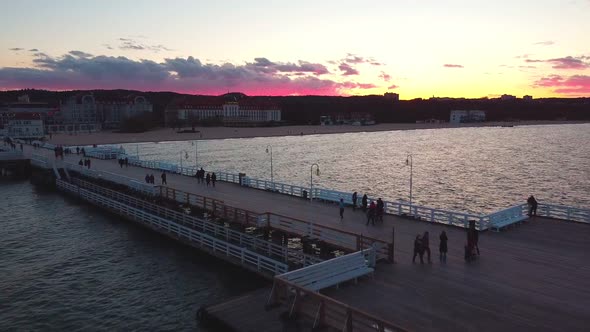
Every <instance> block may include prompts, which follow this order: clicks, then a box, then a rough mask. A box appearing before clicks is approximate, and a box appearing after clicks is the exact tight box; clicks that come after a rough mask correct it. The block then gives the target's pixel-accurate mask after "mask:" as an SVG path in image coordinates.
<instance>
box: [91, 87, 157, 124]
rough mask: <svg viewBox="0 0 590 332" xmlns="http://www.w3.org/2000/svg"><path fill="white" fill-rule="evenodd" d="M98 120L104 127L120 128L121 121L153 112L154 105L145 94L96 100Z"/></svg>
mask: <svg viewBox="0 0 590 332" xmlns="http://www.w3.org/2000/svg"><path fill="white" fill-rule="evenodd" d="M96 111H97V116H98V120H99V122H100V124H101V127H102V128H103V129H105V128H119V127H120V126H121V122H122V121H124V120H125V119H128V118H132V117H135V116H138V115H141V114H144V113H151V112H152V111H153V105H152V103H150V102H149V101H148V100H147V99H146V98H145V97H143V96H135V95H131V96H127V97H125V98H121V99H110V100H99V101H96Z"/></svg>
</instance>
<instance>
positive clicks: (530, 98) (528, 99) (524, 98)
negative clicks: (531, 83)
mask: <svg viewBox="0 0 590 332" xmlns="http://www.w3.org/2000/svg"><path fill="white" fill-rule="evenodd" d="M522 100H527V101H531V100H533V96H529V95H525V96H523V97H522Z"/></svg>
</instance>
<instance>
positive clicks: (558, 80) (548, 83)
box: [533, 75, 590, 96]
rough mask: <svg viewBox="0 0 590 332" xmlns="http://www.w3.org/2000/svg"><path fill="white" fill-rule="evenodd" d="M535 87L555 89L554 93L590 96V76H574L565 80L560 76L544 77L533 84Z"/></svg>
mask: <svg viewBox="0 0 590 332" xmlns="http://www.w3.org/2000/svg"><path fill="white" fill-rule="evenodd" d="M533 86H534V87H544V88H553V92H555V93H559V94H568V95H579V96H581V95H588V94H590V76H587V75H573V76H570V77H567V78H564V77H562V76H560V75H551V76H548V77H543V78H541V79H539V80H537V81H536V82H534V84H533Z"/></svg>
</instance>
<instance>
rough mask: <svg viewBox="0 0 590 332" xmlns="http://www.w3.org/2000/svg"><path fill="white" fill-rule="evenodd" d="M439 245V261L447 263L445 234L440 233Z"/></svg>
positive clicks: (446, 238)
mask: <svg viewBox="0 0 590 332" xmlns="http://www.w3.org/2000/svg"><path fill="white" fill-rule="evenodd" d="M439 238H440V244H439V245H438V252H439V259H440V261H441V263H446V262H447V249H448V248H447V241H448V240H449V238H448V237H447V232H445V231H442V232H441V233H440V236H439Z"/></svg>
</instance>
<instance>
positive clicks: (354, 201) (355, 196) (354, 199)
mask: <svg viewBox="0 0 590 332" xmlns="http://www.w3.org/2000/svg"><path fill="white" fill-rule="evenodd" d="M356 199H357V193H356V191H355V192H353V193H352V211H356Z"/></svg>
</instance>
